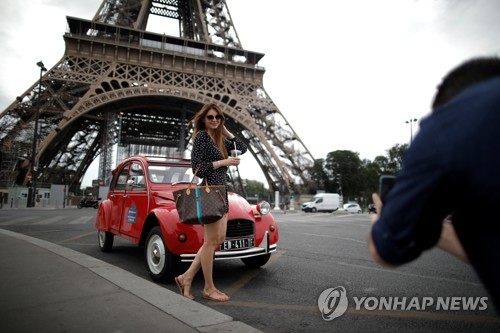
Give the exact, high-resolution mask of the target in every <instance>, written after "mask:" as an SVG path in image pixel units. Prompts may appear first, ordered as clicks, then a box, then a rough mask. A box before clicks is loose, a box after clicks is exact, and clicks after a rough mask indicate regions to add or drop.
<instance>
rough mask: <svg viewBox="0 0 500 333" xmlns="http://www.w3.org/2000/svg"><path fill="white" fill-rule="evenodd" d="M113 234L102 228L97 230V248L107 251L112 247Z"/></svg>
mask: <svg viewBox="0 0 500 333" xmlns="http://www.w3.org/2000/svg"><path fill="white" fill-rule="evenodd" d="M114 238H115V235H113V234H112V233H110V232H107V231H104V230H98V231H97V240H98V242H99V248H100V249H101V251H102V252H109V251H111V248H112V247H113V240H114Z"/></svg>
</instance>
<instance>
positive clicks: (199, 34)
mask: <svg viewBox="0 0 500 333" xmlns="http://www.w3.org/2000/svg"><path fill="white" fill-rule="evenodd" d="M150 15H160V16H163V17H165V18H169V19H171V20H174V21H173V22H177V23H178V31H179V36H178V37H177V36H170V35H165V34H157V33H153V32H148V31H146V26H147V21H148V18H149V16H150ZM67 22H68V31H67V32H66V33H65V34H64V40H65V46H66V47H65V53H64V55H63V57H62V59H61V60H60V61H59V62H58V63H56V64H55V65H54V66H53V67H52V68H51V69H49V70H48V71H47V72H46V73H45V74H44V75H43V77H42V78H41V89H40V93H39V90H38V88H39V86H38V84H39V82H38V81H37V82H36V83H34V84H33V85H32V86H31V87H30V88H29V89H28V90H27V91H26V92H24V93H23V94H22V95H20V96H19V97H17V98H16V100H15V101H14V102H13V103H12V104H11V105H10V106H9V107H8V108H7V109H6V110H4V111H3V112H2V113H1V114H0V129H1V130H0V133H1V134H0V135H1V137H0V140H1V142H0V143H1V148H0V149H1V151H0V152H1V155H0V158H1V165H0V187H8V186H12V185H13V184H15V183H17V184H23V183H25V182H26V174H27V170H29V168H30V165H29V163H30V161H31V156H30V155H31V153H30V150H31V146H32V142H33V132H34V124H35V119H36V115H37V105H38V103H40V104H39V112H38V118H39V121H38V122H39V128H38V133H39V135H38V143H37V144H38V146H37V155H36V160H37V161H38V170H39V180H38V181H39V182H40V181H42V182H51V183H60V184H62V183H63V182H64V183H70V184H80V183H81V181H82V179H83V176H84V175H85V172H86V170H87V169H88V167H89V166H90V164H91V163H92V161H93V160H94V159H95V158H96V157H97V156H100V166H99V178H101V179H105V178H107V177H108V176H109V175H110V171H111V166H112V164H113V161H112V153H113V147H114V146H115V145H116V144H117V146H118V153H117V160H122V159H123V158H124V157H125V156H127V155H129V154H138V153H139V154H148V155H157V156H158V155H160V156H161V155H175V156H186V152H187V151H189V149H190V142H191V140H190V139H191V134H192V129H191V128H190V126H189V125H190V123H189V120H190V118H191V117H192V116H193V115H194V114H195V113H196V112H197V111H198V110H199V109H200V107H201V105H202V104H204V103H215V104H217V105H219V106H220V107H221V108H222V110H223V112H224V113H225V115H226V118H227V122H226V126H227V127H228V128H229V130H231V131H233V132H234V133H236V134H237V135H238V136H239V137H240V138H241V139H242V140H243V141H244V142H245V143H246V144H247V145H248V147H249V151H250V153H251V154H252V155H253V156H254V157H255V159H256V161H257V163H258V164H259V166H260V167H261V169H262V171H263V173H264V175H265V176H266V178H267V181H268V184H269V186H270V189H272V190H279V189H280V188H281V189H282V188H283V185H290V184H291V183H304V184H309V182H310V179H309V176H308V174H307V167H310V166H312V164H313V161H314V159H313V157H312V155H311V153H310V152H309V151H308V149H307V148H306V147H305V145H304V144H303V142H302V141H301V140H300V138H299V137H298V135H297V133H295V131H294V130H293V129H292V128H291V126H290V124H289V123H288V122H287V121H286V119H285V118H284V116H283V114H282V113H281V112H280V111H279V110H278V108H277V107H276V105H275V104H274V103H273V101H272V100H271V98H270V97H269V95H268V94H267V92H266V91H265V89H264V86H263V75H264V72H265V69H264V68H262V67H260V66H259V65H258V62H259V61H260V60H261V59H262V57H263V56H264V54H262V53H257V52H252V51H248V50H245V49H243V47H242V45H241V43H240V40H239V38H238V35H237V34H236V30H235V28H234V25H233V22H232V20H231V16H230V14H229V10H228V7H227V5H226V1H224V0H149V1H145V0H142V1H141V0H103V1H102V4H101V6H100V8H99V9H98V11H97V13H96V15H95V17H94V18H93V19H92V20H85V19H80V18H75V17H67ZM286 188H287V189H288V188H289V187H288V186H287V187H286Z"/></svg>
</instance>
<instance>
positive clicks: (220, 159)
mask: <svg viewBox="0 0 500 333" xmlns="http://www.w3.org/2000/svg"><path fill="white" fill-rule="evenodd" d="M224 122H225V119H224V114H223V113H222V111H221V110H220V109H219V107H218V106H216V105H214V104H206V105H204V106H203V107H202V108H201V110H200V111H198V113H197V114H196V115H195V116H194V119H193V123H194V132H193V138H194V143H193V151H192V152H191V162H192V167H193V172H195V171H196V170H198V171H197V174H196V175H197V176H199V177H200V178H203V182H202V184H203V185H205V183H208V185H226V173H227V168H228V167H229V166H237V165H239V164H240V158H239V157H228V152H229V151H231V150H234V149H235V147H236V150H239V151H241V154H243V153H245V152H246V150H247V147H246V145H245V144H244V143H243V142H241V141H240V140H238V139H237V138H236V137H235V136H234V135H233V134H232V133H231V132H229V131H228V130H227V128H226V126H225V125H224ZM228 211H229V202H228V200H227V194H226V214H225V215H224V217H222V218H221V219H220V220H219V221H217V222H215V223H211V224H205V225H204V226H203V228H204V237H203V238H204V242H203V245H202V246H201V248H200V249H199V250H198V253H197V254H196V257H195V259H194V261H193V262H192V263H191V266H190V267H189V269H188V270H187V271H186V272H185V273H184V274H182V275H179V276H178V277H176V278H175V282H176V283H177V286H178V287H179V291H180V292H181V294H182V295H183V296H184V297H187V298H190V299H194V296H193V295H192V294H191V281H192V280H193V278H194V276H195V275H196V273H197V272H198V270H199V269H200V267H201V268H202V270H203V277H204V279H205V286H204V288H203V291H202V295H203V297H204V298H207V299H210V300H213V301H218V302H225V301H229V296H227V295H226V294H224V293H223V292H222V291H220V290H218V289H217V288H216V287H215V284H214V281H213V277H212V271H213V263H214V262H213V259H214V252H215V251H216V249H217V248H218V246H219V245H220V244H221V243H222V242H224V239H225V238H226V228H227V212H228Z"/></svg>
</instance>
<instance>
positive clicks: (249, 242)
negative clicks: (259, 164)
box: [96, 156, 279, 282]
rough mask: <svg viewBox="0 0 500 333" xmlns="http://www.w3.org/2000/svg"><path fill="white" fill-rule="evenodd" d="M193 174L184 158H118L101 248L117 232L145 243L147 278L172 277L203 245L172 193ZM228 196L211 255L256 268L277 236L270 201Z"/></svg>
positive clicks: (104, 209) (100, 222)
mask: <svg viewBox="0 0 500 333" xmlns="http://www.w3.org/2000/svg"><path fill="white" fill-rule="evenodd" d="M192 177H193V173H192V169H191V162H190V160H186V159H179V158H158V157H145V156H134V157H129V158H127V159H126V160H124V161H123V162H122V163H120V164H119V165H118V167H117V168H116V169H115V170H113V179H112V180H111V184H110V187H109V192H108V197H107V199H106V200H104V201H103V202H102V203H101V204H100V206H99V211H98V214H97V220H96V228H97V229H98V242H99V247H100V248H101V250H102V251H104V252H108V251H111V249H112V247H113V239H114V236H115V235H116V236H119V237H122V238H125V239H127V240H129V241H131V242H134V243H137V244H138V245H139V246H143V247H144V257H145V260H146V264H147V269H148V271H149V274H150V276H151V278H152V279H153V280H154V281H157V282H167V281H169V280H172V279H173V278H174V276H175V275H176V274H178V273H179V272H178V267H179V265H180V263H181V262H191V261H193V260H194V257H195V255H196V253H197V252H198V249H199V248H200V247H201V245H202V244H203V226H202V225H188V224H183V223H181V222H180V220H179V215H178V214H177V209H176V208H175V202H174V197H173V194H172V193H173V192H174V191H176V190H178V189H181V188H185V187H187V186H188V185H189V183H190V181H191V179H192ZM194 182H195V183H197V182H199V179H195V180H194ZM228 196H229V213H228V224H227V233H226V240H225V241H224V243H222V244H221V245H220V249H219V250H218V251H216V252H215V260H221V259H241V260H242V261H243V263H245V264H246V265H247V266H252V267H260V266H262V265H264V264H265V263H266V262H267V261H268V260H269V258H270V256H271V253H273V252H275V251H276V246H277V243H278V238H279V235H278V228H277V226H276V222H275V221H274V218H273V216H272V215H271V214H270V206H269V204H268V203H267V202H265V201H262V202H260V203H259V204H257V205H250V204H249V203H248V202H247V201H246V200H245V198H243V197H242V196H240V195H238V194H235V193H232V192H229V194H228Z"/></svg>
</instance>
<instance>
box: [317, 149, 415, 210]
mask: <svg viewBox="0 0 500 333" xmlns="http://www.w3.org/2000/svg"><path fill="white" fill-rule="evenodd" d="M407 149H408V145H407V144H396V145H394V146H393V147H391V148H390V149H388V150H387V151H386V155H385V156H383V155H380V156H377V157H375V159H374V160H373V161H370V160H368V159H364V160H361V159H360V157H359V153H356V152H352V151H349V150H336V151H333V152H330V153H328V155H327V157H326V159H317V160H316V161H315V162H314V165H313V167H312V168H310V169H309V170H308V171H309V173H310V174H311V177H312V180H313V181H314V182H315V183H316V188H315V190H324V191H326V192H336V193H340V194H341V195H343V196H344V201H347V200H358V201H359V202H360V204H362V205H363V204H367V203H368V202H371V193H373V192H377V191H378V179H379V177H380V176H381V175H396V174H398V173H399V171H400V170H401V166H402V160H403V155H404V153H405V152H406V150H407ZM313 193H314V192H313ZM361 198H364V200H361Z"/></svg>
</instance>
